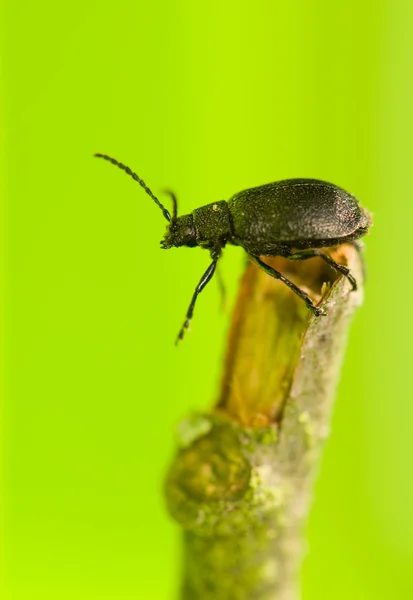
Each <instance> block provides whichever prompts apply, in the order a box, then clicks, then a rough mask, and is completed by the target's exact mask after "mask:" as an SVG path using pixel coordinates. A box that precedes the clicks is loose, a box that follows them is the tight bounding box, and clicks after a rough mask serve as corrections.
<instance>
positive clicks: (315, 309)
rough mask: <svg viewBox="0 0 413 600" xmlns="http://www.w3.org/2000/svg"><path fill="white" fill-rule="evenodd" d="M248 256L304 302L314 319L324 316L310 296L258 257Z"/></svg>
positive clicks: (323, 312)
mask: <svg viewBox="0 0 413 600" xmlns="http://www.w3.org/2000/svg"><path fill="white" fill-rule="evenodd" d="M250 256H251V258H252V260H253V261H254V262H255V263H256V264H257V265H258V266H259V267H260V268H261V269H262V270H263V271H265V273H267V275H270V276H271V277H274V279H279V280H280V281H282V282H283V283H285V285H287V286H288V287H289V288H290V289H291V290H292V291H293V292H294V293H295V294H297V296H299V297H300V298H301V299H302V300H304V302H305V303H306V305H307V308H309V309H310V310H311V312H312V313H313V314H314V315H315V316H316V317H320V316H321V315H325V314H326V313H325V311H324V310H323V309H322V308H320V307H319V306H315V304H313V302H312V300H311V298H310V296H309V295H308V294H306V293H305V292H304V291H303V290H301V289H300V288H299V287H298V286H297V285H295V283H293V282H292V281H290V280H289V279H287V278H286V277H284V275H282V274H281V273H280V272H279V271H276V270H275V269H273V268H272V267H270V266H269V265H267V264H266V263H265V262H263V261H262V260H261V259H260V258H259V257H258V256H254V255H253V254H250Z"/></svg>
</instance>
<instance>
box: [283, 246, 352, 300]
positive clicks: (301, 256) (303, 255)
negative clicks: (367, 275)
mask: <svg viewBox="0 0 413 600" xmlns="http://www.w3.org/2000/svg"><path fill="white" fill-rule="evenodd" d="M315 256H319V257H320V258H321V259H322V260H324V261H325V262H326V263H328V264H329V265H330V266H331V267H333V269H335V270H336V271H338V272H339V273H342V274H343V275H344V277H347V279H348V280H349V282H350V283H351V286H352V288H353V290H352V291H353V292H354V290H356V289H357V281H356V280H355V279H354V277H353V275H352V274H351V273H350V271H349V269H348V268H347V267H345V266H344V265H340V263H338V262H336V261H335V260H333V259H332V258H331V256H329V255H328V254H326V252H323V251H322V250H306V251H305V252H295V253H294V254H290V255H289V256H288V257H287V258H290V259H291V260H306V259H307V258H314V257H315Z"/></svg>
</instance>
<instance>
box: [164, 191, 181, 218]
mask: <svg viewBox="0 0 413 600" xmlns="http://www.w3.org/2000/svg"><path fill="white" fill-rule="evenodd" d="M163 192H164V194H168V196H170V197H171V199H172V205H173V209H172V221H176V219H177V218H178V200H177V198H176V196H175V194H174V193H173V192H171V190H163Z"/></svg>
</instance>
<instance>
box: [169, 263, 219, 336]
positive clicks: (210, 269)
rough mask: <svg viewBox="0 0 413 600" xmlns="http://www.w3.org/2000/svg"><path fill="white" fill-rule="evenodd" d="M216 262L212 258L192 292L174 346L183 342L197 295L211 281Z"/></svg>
mask: <svg viewBox="0 0 413 600" xmlns="http://www.w3.org/2000/svg"><path fill="white" fill-rule="evenodd" d="M217 262H218V258H214V260H213V261H212V263H211V264H210V265H209V267H208V269H207V270H206V271H205V273H204V274H203V275H202V277H201V281H200V282H199V283H198V285H197V286H196V288H195V292H194V294H193V296H192V300H191V304H190V305H189V308H188V311H187V313H186V318H185V321H184V324H183V325H182V327H181V329H180V331H179V333H178V337H177V338H176V342H175V345H176V344H177V343H178V342H179V340H183V339H184V335H185V331H186V330H187V329H188V327H189V324H190V322H191V319H192V317H193V314H194V308H195V304H196V300H197V298H198V296H199V294H200V293H201V292H202V290H203V289H204V287H205V286H206V284H207V283H208V282H209V281H211V279H212V276H213V274H214V273H215V269H216V266H217Z"/></svg>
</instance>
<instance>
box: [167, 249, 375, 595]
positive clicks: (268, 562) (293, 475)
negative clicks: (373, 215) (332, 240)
mask: <svg viewBox="0 0 413 600" xmlns="http://www.w3.org/2000/svg"><path fill="white" fill-rule="evenodd" d="M330 254H331V255H332V256H333V257H334V258H335V260H337V261H338V262H340V263H341V264H347V265H348V266H349V268H350V269H351V271H352V273H353V275H354V276H355V277H356V280H357V281H358V284H359V286H358V290H357V291H351V286H350V284H349V282H348V281H347V279H346V278H345V277H343V276H341V275H340V276H338V277H337V273H336V272H335V271H334V270H332V269H331V267H329V266H328V265H326V264H325V263H324V262H322V261H321V260H320V259H318V258H314V259H311V260H307V261H301V262H293V261H287V260H285V259H282V258H279V257H277V258H273V259H268V258H266V259H265V260H266V261H267V262H269V264H271V265H272V266H273V267H274V268H276V269H278V270H280V271H282V273H283V274H284V275H286V276H287V277H289V278H290V279H292V280H293V281H294V282H295V283H297V284H298V285H300V287H301V288H302V289H305V290H306V291H307V292H308V293H309V295H310V296H311V297H312V298H314V299H315V300H317V301H318V302H319V303H320V304H321V305H322V306H323V307H324V308H325V309H326V312H327V316H322V317H318V318H317V317H314V316H312V315H311V313H310V312H309V310H308V309H307V308H306V306H305V304H304V303H303V301H302V300H300V299H299V298H297V297H296V296H295V295H294V294H293V293H292V292H291V291H290V290H289V289H288V288H287V287H286V286H285V285H284V284H282V283H281V282H279V281H275V280H274V279H272V278H270V277H269V276H268V275H266V274H265V273H263V272H262V271H260V270H259V269H258V268H257V267H256V266H255V265H253V264H250V265H249V266H248V267H247V269H246V271H245V273H244V276H243V279H242V282H241V286H240V292H239V296H238V300H237V304H236V307H235V311H234V315H233V319H232V326H231V329H230V334H229V339H228V349H227V354H226V361H225V367H224V374H223V379H222V385H221V391H220V394H219V399H218V402H217V404H216V406H215V407H214V408H213V409H212V410H211V412H210V413H208V414H205V415H194V416H192V417H190V418H188V419H187V420H186V421H185V422H183V423H181V425H180V428H179V432H180V450H179V452H178V454H177V456H176V458H175V460H174V462H173V464H172V466H171V468H170V470H169V473H168V476H167V481H166V497H167V502H168V507H169V510H170V512H171V514H172V515H173V516H174V518H175V519H176V520H177V521H178V522H179V523H180V524H181V526H182V528H183V536H184V569H183V571H184V572H183V584H182V591H181V598H183V599H184V600H295V599H296V598H298V597H299V590H298V579H299V568H300V564H301V560H302V555H303V549H304V547H305V543H304V540H305V538H304V533H303V530H304V525H305V520H306V518H307V516H308V513H309V510H310V507H311V496H312V487H313V483H314V479H315V476H316V475H317V472H318V465H319V461H320V453H321V450H322V447H323V444H324V441H325V439H326V437H327V436H328V434H329V422H330V416H331V410H332V405H333V400H334V392H335V387H336V384H337V379H338V375H339V369H340V365H341V362H342V357H343V352H344V349H345V343H346V336H347V330H348V325H349V321H350V318H351V316H352V314H353V312H354V310H355V308H356V307H357V306H358V305H359V304H360V303H361V300H362V290H361V286H362V278H363V277H362V264H361V259H360V256H359V253H358V252H357V251H356V249H355V248H354V247H353V246H350V245H346V246H340V247H338V248H336V249H334V251H330Z"/></svg>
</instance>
